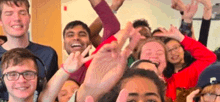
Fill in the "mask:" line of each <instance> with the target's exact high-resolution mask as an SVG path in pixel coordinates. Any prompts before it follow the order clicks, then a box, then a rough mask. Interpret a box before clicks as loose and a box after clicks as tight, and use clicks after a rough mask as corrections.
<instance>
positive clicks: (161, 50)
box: [0, 0, 220, 102]
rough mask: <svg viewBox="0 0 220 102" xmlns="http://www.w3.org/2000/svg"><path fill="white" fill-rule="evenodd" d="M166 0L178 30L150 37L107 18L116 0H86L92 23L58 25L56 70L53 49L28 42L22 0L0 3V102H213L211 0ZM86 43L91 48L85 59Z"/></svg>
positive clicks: (139, 24) (216, 76)
mask: <svg viewBox="0 0 220 102" xmlns="http://www.w3.org/2000/svg"><path fill="white" fill-rule="evenodd" d="M171 1H172V6H171V7H172V8H173V9H175V10H178V11H180V14H181V15H182V18H181V19H182V21H181V26H180V28H179V29H177V27H175V26H173V25H171V26H170V29H168V30H167V29H165V28H161V27H159V28H158V29H156V30H154V31H151V27H150V26H149V24H148V22H147V20H144V19H138V20H135V21H134V22H133V23H131V22H128V23H127V24H126V27H125V28H123V29H121V28H120V23H119V21H118V19H117V17H116V16H115V15H114V13H115V12H116V11H117V10H119V8H120V7H121V6H122V4H123V2H124V0H112V5H111V6H109V5H108V4H107V3H106V1H105V0H89V1H88V2H90V3H91V5H92V7H93V9H94V10H95V11H96V13H97V14H98V16H99V17H98V18H97V19H95V20H94V22H93V23H92V24H91V25H90V26H89V27H88V26H87V24H85V23H84V22H82V21H79V20H75V21H71V22H69V23H68V24H67V25H66V26H65V28H64V30H63V40H64V49H65V50H66V52H67V53H68V55H69V57H68V58H67V59H66V61H65V62H64V63H63V64H62V65H60V68H58V64H57V59H58V58H57V54H56V52H55V50H54V49H53V48H51V47H49V46H44V45H40V44H37V43H34V42H31V41H29V39H28V28H29V23H30V14H29V7H30V5H29V2H28V0H0V24H1V26H2V28H3V32H4V34H5V35H6V36H7V41H6V42H5V43H4V44H2V45H1V46H0V56H1V62H0V63H1V70H0V71H1V72H0V76H1V80H0V91H1V92H0V102H36V101H39V102H54V101H58V102H68V101H69V102H96V101H98V102H143V101H146V102H193V101H195V102H218V101H220V97H219V94H220V88H219V87H220V69H219V67H220V64H219V63H218V62H216V59H217V57H216V55H215V53H214V52H212V51H210V50H209V49H207V47H206V45H207V39H208V34H209V29H210V22H211V15H212V5H211V0H192V1H191V4H188V5H185V4H184V3H183V2H182V1H181V0H171ZM199 3H201V4H203V5H204V10H203V11H204V13H203V19H202V24H201V30H200V36H199V39H198V41H197V40H196V39H195V37H194V30H193V26H192V18H193V16H194V15H195V13H196V11H197V9H198V4H199ZM102 27H103V29H104V31H103V36H100V35H99V32H100V31H101V29H102ZM127 39H129V44H127V45H126V46H125V42H126V40H127ZM92 45H93V46H94V47H95V48H96V49H95V51H94V52H93V53H92V54H91V55H89V50H90V49H91V47H92ZM122 47H124V49H122ZM215 62H216V63H215ZM213 63H214V64H213ZM197 88H199V89H197Z"/></svg>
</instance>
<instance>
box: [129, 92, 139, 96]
mask: <svg viewBox="0 0 220 102" xmlns="http://www.w3.org/2000/svg"><path fill="white" fill-rule="evenodd" d="M128 96H138V93H129V94H128Z"/></svg>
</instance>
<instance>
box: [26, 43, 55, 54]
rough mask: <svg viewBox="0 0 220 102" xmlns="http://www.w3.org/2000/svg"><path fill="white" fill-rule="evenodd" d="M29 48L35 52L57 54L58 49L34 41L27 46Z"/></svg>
mask: <svg viewBox="0 0 220 102" xmlns="http://www.w3.org/2000/svg"><path fill="white" fill-rule="evenodd" d="M27 49H29V50H30V51H32V52H33V53H35V54H42V53H44V54H56V51H55V50H54V49H53V48H52V47H50V46H46V45H41V44H37V43H33V42H30V45H29V46H28V47H27Z"/></svg>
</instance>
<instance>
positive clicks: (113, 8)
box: [110, 5, 118, 12]
mask: <svg viewBox="0 0 220 102" xmlns="http://www.w3.org/2000/svg"><path fill="white" fill-rule="evenodd" d="M110 9H111V10H112V11H113V12H114V11H115V12H117V11H118V7H116V6H114V5H111V6H110Z"/></svg>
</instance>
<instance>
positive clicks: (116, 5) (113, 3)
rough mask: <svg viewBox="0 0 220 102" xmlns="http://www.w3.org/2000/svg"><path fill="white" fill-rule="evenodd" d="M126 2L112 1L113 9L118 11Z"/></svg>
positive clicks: (122, 0) (121, 0)
mask: <svg viewBox="0 0 220 102" xmlns="http://www.w3.org/2000/svg"><path fill="white" fill-rule="evenodd" d="M124 1H125V0H112V5H111V7H112V9H113V10H115V11H117V10H118V9H119V8H120V7H121V6H122V4H123V3H124Z"/></svg>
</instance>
